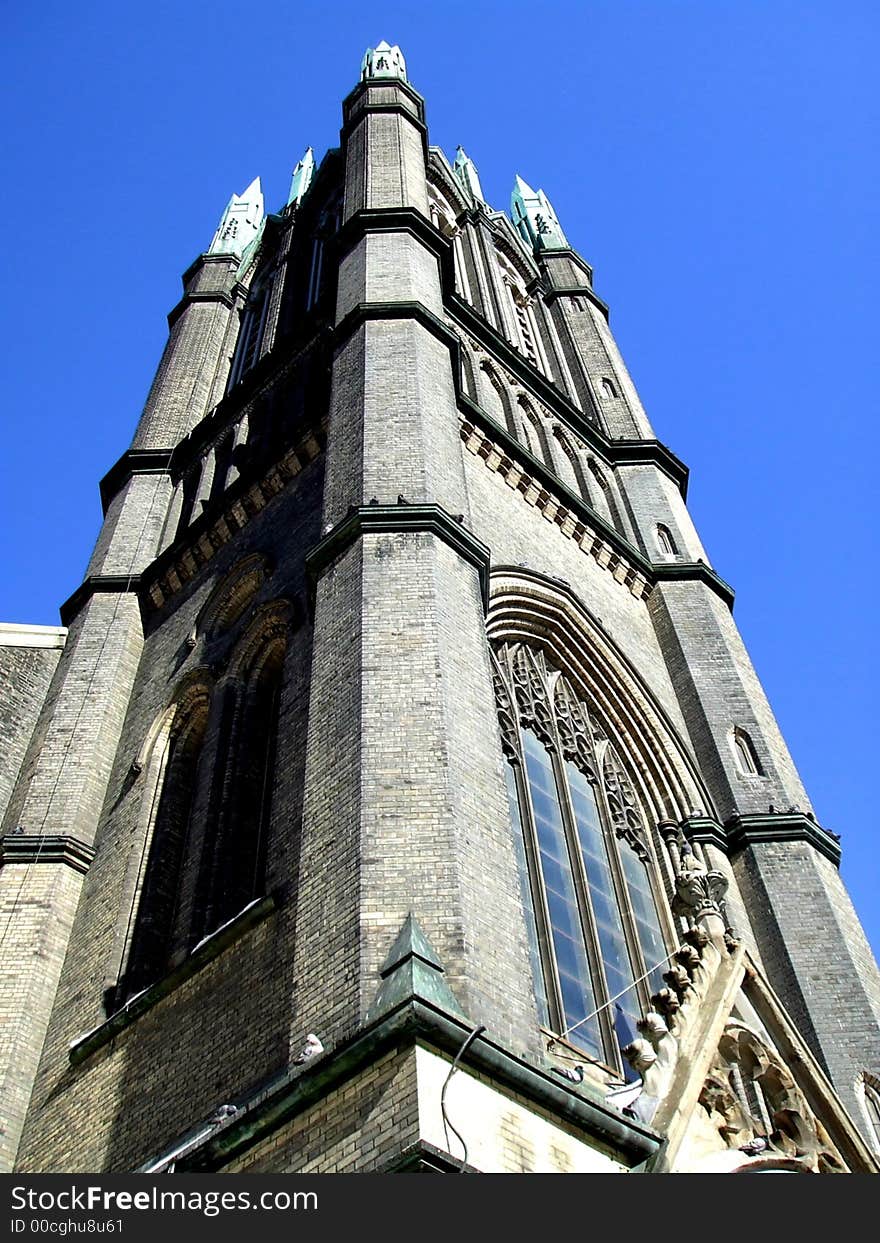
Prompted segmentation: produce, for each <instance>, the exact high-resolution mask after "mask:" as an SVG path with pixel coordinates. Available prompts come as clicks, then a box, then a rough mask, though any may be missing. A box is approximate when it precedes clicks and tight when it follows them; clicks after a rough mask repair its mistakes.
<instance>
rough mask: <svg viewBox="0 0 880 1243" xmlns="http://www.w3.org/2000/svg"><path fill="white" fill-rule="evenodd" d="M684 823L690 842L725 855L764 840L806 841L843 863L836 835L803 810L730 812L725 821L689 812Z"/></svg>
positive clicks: (833, 861) (835, 861)
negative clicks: (710, 847) (753, 812)
mask: <svg viewBox="0 0 880 1243" xmlns="http://www.w3.org/2000/svg"><path fill="white" fill-rule="evenodd" d="M681 827H682V830H683V831H684V835H685V837H686V838H687V840H688V841H689V842H701V843H703V844H704V845H709V846H714V847H716V849H718V850H721V851H723V852H724V853H725V854H726V855H731V856H733V855H737V854H739V853H740V852H741V851H743V850H746V849H747V848H748V847H749V846H755V845H762V844H764V843H765V842H807V843H808V845H810V846H812V847H813V848H814V849H815V850H818V852H819V854H821V855H824V856H825V858H826V859H829V860H830V861H831V862H832V863H833V864H834V866H835V867H839V866H840V841H839V838H838V837H837V835H836V834H835V833H832V832H830V831H829V830H828V829H823V828H822V826H821V825H819V824H817V823H816V821H815V820H811V819H810V817H809V816H807V815H806V814H805V813H804V812H800V811H789V812H778V811H771V812H763V813H757V814H751V815H736V816H730V817H729V818H728V819H727V820H725V822H724V824H723V825H722V824H719V822H718V821H717V820H715V819H713V818H712V817H711V816H688V818H687V819H686V820H684V821H683V822H682V826H681Z"/></svg>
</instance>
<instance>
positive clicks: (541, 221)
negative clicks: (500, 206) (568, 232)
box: [510, 176, 569, 250]
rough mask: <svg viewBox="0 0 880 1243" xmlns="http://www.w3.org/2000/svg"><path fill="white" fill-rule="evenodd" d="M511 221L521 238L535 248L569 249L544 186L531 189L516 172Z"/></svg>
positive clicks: (511, 202) (511, 199) (511, 200)
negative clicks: (538, 188) (539, 188)
mask: <svg viewBox="0 0 880 1243" xmlns="http://www.w3.org/2000/svg"><path fill="white" fill-rule="evenodd" d="M510 211H511V214H512V215H513V222H514V224H515V225H516V227H517V228H518V229H519V231H520V233H521V234H522V237H523V241H525V242H527V243H528V245H530V246H534V247H535V249H536V250H568V249H569V246H568V241H567V239H566V236H565V234H564V233H563V232H562V225H561V224H560V223H559V219H558V217H557V215H556V212H555V211H554V210H553V205H552V203H551V202H550V200H549V199H548V198H547V195H546V194H545V193H544V191H543V190H533V189H532V187H531V186H530V185H529V184H528V182H525V181H523V179H522V177H520V176H517V178H516V181H515V182H514V183H513V193H512V194H511V196H510Z"/></svg>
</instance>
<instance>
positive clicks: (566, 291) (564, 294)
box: [541, 285, 611, 320]
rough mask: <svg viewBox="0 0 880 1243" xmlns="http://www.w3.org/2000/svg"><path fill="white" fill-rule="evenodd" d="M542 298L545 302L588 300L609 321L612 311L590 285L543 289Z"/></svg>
mask: <svg viewBox="0 0 880 1243" xmlns="http://www.w3.org/2000/svg"><path fill="white" fill-rule="evenodd" d="M541 296H542V297H543V299H544V301H545V302H555V301H556V299H557V298H569V297H576V298H586V300H587V301H588V302H592V304H593V306H594V307H595V308H596V310H597V311H598V312H599V313H600V315H602V317H603V318H604V319H606V320H607V319H608V318H609V316H610V314H611V311H610V309H609V307H608V303H607V302H603V301H602V299H601V298H600V297H599V295H598V294H595V293H593V291H592V289H591V288H590V286H589V285H558V286H556V287H555V288H551V289H542V290H541Z"/></svg>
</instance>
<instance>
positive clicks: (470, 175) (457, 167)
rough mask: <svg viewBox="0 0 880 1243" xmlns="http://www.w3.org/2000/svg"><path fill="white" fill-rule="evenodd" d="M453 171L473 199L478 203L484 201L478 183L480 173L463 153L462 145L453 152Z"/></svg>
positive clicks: (481, 188) (481, 189)
mask: <svg viewBox="0 0 880 1243" xmlns="http://www.w3.org/2000/svg"><path fill="white" fill-rule="evenodd" d="M453 171H454V172H455V175H456V177H457V178H458V180H459V181H460V182H461V184H462V185H463V186H464V187H465V189H466V190H470V192H471V195H472V196H473V197H474V199H476V201H477V202H478V203H485V201H486V200H485V199H484V198H483V187H482V186H481V185H480V174H479V173H478V172H477V166H476V164H475V163H474V162H473V160H472V159H471V158H470V156H468V155H467V154H466V153H465V149H464V147H459V148H458V150H457V151H456V153H455V164H454V165H453Z"/></svg>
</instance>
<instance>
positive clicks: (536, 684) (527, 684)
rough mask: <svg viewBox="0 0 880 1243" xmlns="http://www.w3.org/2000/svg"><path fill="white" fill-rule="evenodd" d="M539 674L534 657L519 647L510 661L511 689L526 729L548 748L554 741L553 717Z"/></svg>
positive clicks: (542, 679)
mask: <svg viewBox="0 0 880 1243" xmlns="http://www.w3.org/2000/svg"><path fill="white" fill-rule="evenodd" d="M541 663H542V664H543V661H542V662H541ZM542 673H543V669H540V668H539V667H538V655H537V653H533V652H531V651H529V649H528V648H526V647H519V648H518V649H517V650H516V652H515V654H514V657H513V686H514V691H515V693H516V701H517V703H518V705H519V712H520V719H521V721H522V724H523V726H524V727H525V728H526V729H532V730H534V732H535V733H536V734H537V736H538V737H539V738H540V739H541V742H543V743H544V744H545V746H550V747H552V746H553V745H554V741H555V740H554V737H553V715H552V713H551V711H550V704H549V701H548V696H547V686H546V682H545V679H544V678H543V677H542Z"/></svg>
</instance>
